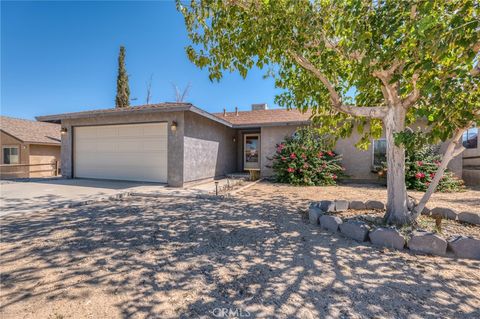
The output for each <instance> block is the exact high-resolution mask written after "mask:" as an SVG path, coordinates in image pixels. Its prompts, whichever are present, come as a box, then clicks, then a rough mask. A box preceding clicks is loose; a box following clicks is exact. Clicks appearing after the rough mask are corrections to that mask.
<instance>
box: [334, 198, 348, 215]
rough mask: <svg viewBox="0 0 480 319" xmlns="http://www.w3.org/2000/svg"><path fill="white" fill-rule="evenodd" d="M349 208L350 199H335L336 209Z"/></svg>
mask: <svg viewBox="0 0 480 319" xmlns="http://www.w3.org/2000/svg"><path fill="white" fill-rule="evenodd" d="M347 209H348V200H336V201H335V211H336V212H344V211H346V210H347Z"/></svg>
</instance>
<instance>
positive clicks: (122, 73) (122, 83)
mask: <svg viewBox="0 0 480 319" xmlns="http://www.w3.org/2000/svg"><path fill="white" fill-rule="evenodd" d="M128 106H130V87H129V85H128V74H127V70H126V69H125V47H124V46H121V47H120V53H119V54H118V76H117V96H116V97H115V107H128Z"/></svg>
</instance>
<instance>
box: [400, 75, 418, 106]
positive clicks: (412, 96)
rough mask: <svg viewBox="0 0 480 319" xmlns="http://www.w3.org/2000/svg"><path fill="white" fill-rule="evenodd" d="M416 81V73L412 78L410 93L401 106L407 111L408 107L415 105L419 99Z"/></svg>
mask: <svg viewBox="0 0 480 319" xmlns="http://www.w3.org/2000/svg"><path fill="white" fill-rule="evenodd" d="M417 81H418V73H414V74H413V77H412V86H413V90H412V92H411V93H410V94H409V95H408V96H407V97H406V98H405V99H404V100H403V101H402V105H403V107H404V108H406V109H408V108H409V107H410V106H412V105H413V104H415V102H417V100H418V99H419V98H420V90H419V89H418V87H417Z"/></svg>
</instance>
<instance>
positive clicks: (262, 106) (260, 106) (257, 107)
mask: <svg viewBox="0 0 480 319" xmlns="http://www.w3.org/2000/svg"><path fill="white" fill-rule="evenodd" d="M261 110H268V105H267V103H260V104H252V111H261Z"/></svg>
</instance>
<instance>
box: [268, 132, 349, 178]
mask: <svg viewBox="0 0 480 319" xmlns="http://www.w3.org/2000/svg"><path fill="white" fill-rule="evenodd" d="M332 146H333V143H332V141H331V140H330V139H329V138H328V137H325V136H322V135H321V134H319V133H318V132H317V130H316V129H315V128H312V127H308V128H302V129H299V130H297V131H296V132H295V134H293V135H292V136H291V137H287V138H286V139H285V140H284V141H283V142H282V143H280V144H277V145H276V148H277V150H276V153H275V154H274V155H273V156H272V157H271V158H270V160H272V165H271V167H272V168H273V171H274V173H275V179H276V181H277V182H280V183H288V184H293V185H312V186H313V185H335V184H336V182H337V180H338V178H340V177H343V176H344V175H345V174H344V173H343V171H344V168H343V167H342V166H341V164H340V163H341V160H342V158H341V156H340V155H338V154H336V153H335V152H334V151H332V150H331V148H332Z"/></svg>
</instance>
